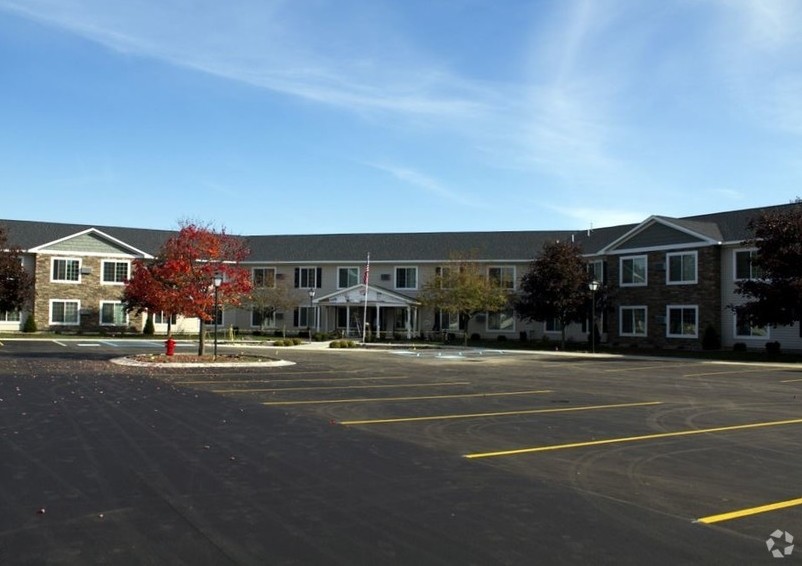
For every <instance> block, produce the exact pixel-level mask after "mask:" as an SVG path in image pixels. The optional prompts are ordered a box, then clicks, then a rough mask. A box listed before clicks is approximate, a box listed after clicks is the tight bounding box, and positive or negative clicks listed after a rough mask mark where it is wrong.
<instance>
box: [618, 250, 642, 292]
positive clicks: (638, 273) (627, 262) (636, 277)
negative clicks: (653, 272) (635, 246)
mask: <svg viewBox="0 0 802 566" xmlns="http://www.w3.org/2000/svg"><path fill="white" fill-rule="evenodd" d="M646 280H647V269H646V256H645V255H637V256H629V257H622V258H621V286H622V287H642V286H644V285H646Z"/></svg>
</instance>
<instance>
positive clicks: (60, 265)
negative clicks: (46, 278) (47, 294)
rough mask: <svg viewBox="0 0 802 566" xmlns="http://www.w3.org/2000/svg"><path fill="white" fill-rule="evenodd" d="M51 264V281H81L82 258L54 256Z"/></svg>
mask: <svg viewBox="0 0 802 566" xmlns="http://www.w3.org/2000/svg"><path fill="white" fill-rule="evenodd" d="M51 266H52V267H51V270H50V274H51V275H50V280H51V281H54V282H59V283H78V282H80V281H81V260H80V259H73V258H60V257H54V258H53V260H52V263H51Z"/></svg>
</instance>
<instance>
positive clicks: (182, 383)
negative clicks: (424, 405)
mask: <svg viewBox="0 0 802 566" xmlns="http://www.w3.org/2000/svg"><path fill="white" fill-rule="evenodd" d="M367 379H373V380H382V381H386V380H389V379H409V377H408V376H406V375H404V376H393V377H321V378H316V379H313V378H308V379H304V378H301V379H269V378H268V379H230V380H229V379H210V380H203V379H199V380H196V381H174V382H173V383H174V384H176V385H198V384H203V383H209V384H215V383H295V382H300V381H304V382H309V383H314V382H316V381H365V380H367Z"/></svg>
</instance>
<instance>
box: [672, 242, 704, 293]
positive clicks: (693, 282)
mask: <svg viewBox="0 0 802 566" xmlns="http://www.w3.org/2000/svg"><path fill="white" fill-rule="evenodd" d="M684 255H692V256H693V280H689V281H671V260H670V258H671V257H673V256H684ZM698 282H699V253H698V252H697V251H695V250H694V251H689V252H672V253H667V254H666V285H696V284H697V283H698Z"/></svg>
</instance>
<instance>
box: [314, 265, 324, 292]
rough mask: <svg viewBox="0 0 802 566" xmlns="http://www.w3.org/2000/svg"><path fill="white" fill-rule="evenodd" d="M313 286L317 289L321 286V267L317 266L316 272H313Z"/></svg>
mask: <svg viewBox="0 0 802 566" xmlns="http://www.w3.org/2000/svg"><path fill="white" fill-rule="evenodd" d="M315 286H316V287H317V288H318V289H319V288H320V287H322V286H323V268H322V267H318V268H317V273H315Z"/></svg>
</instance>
